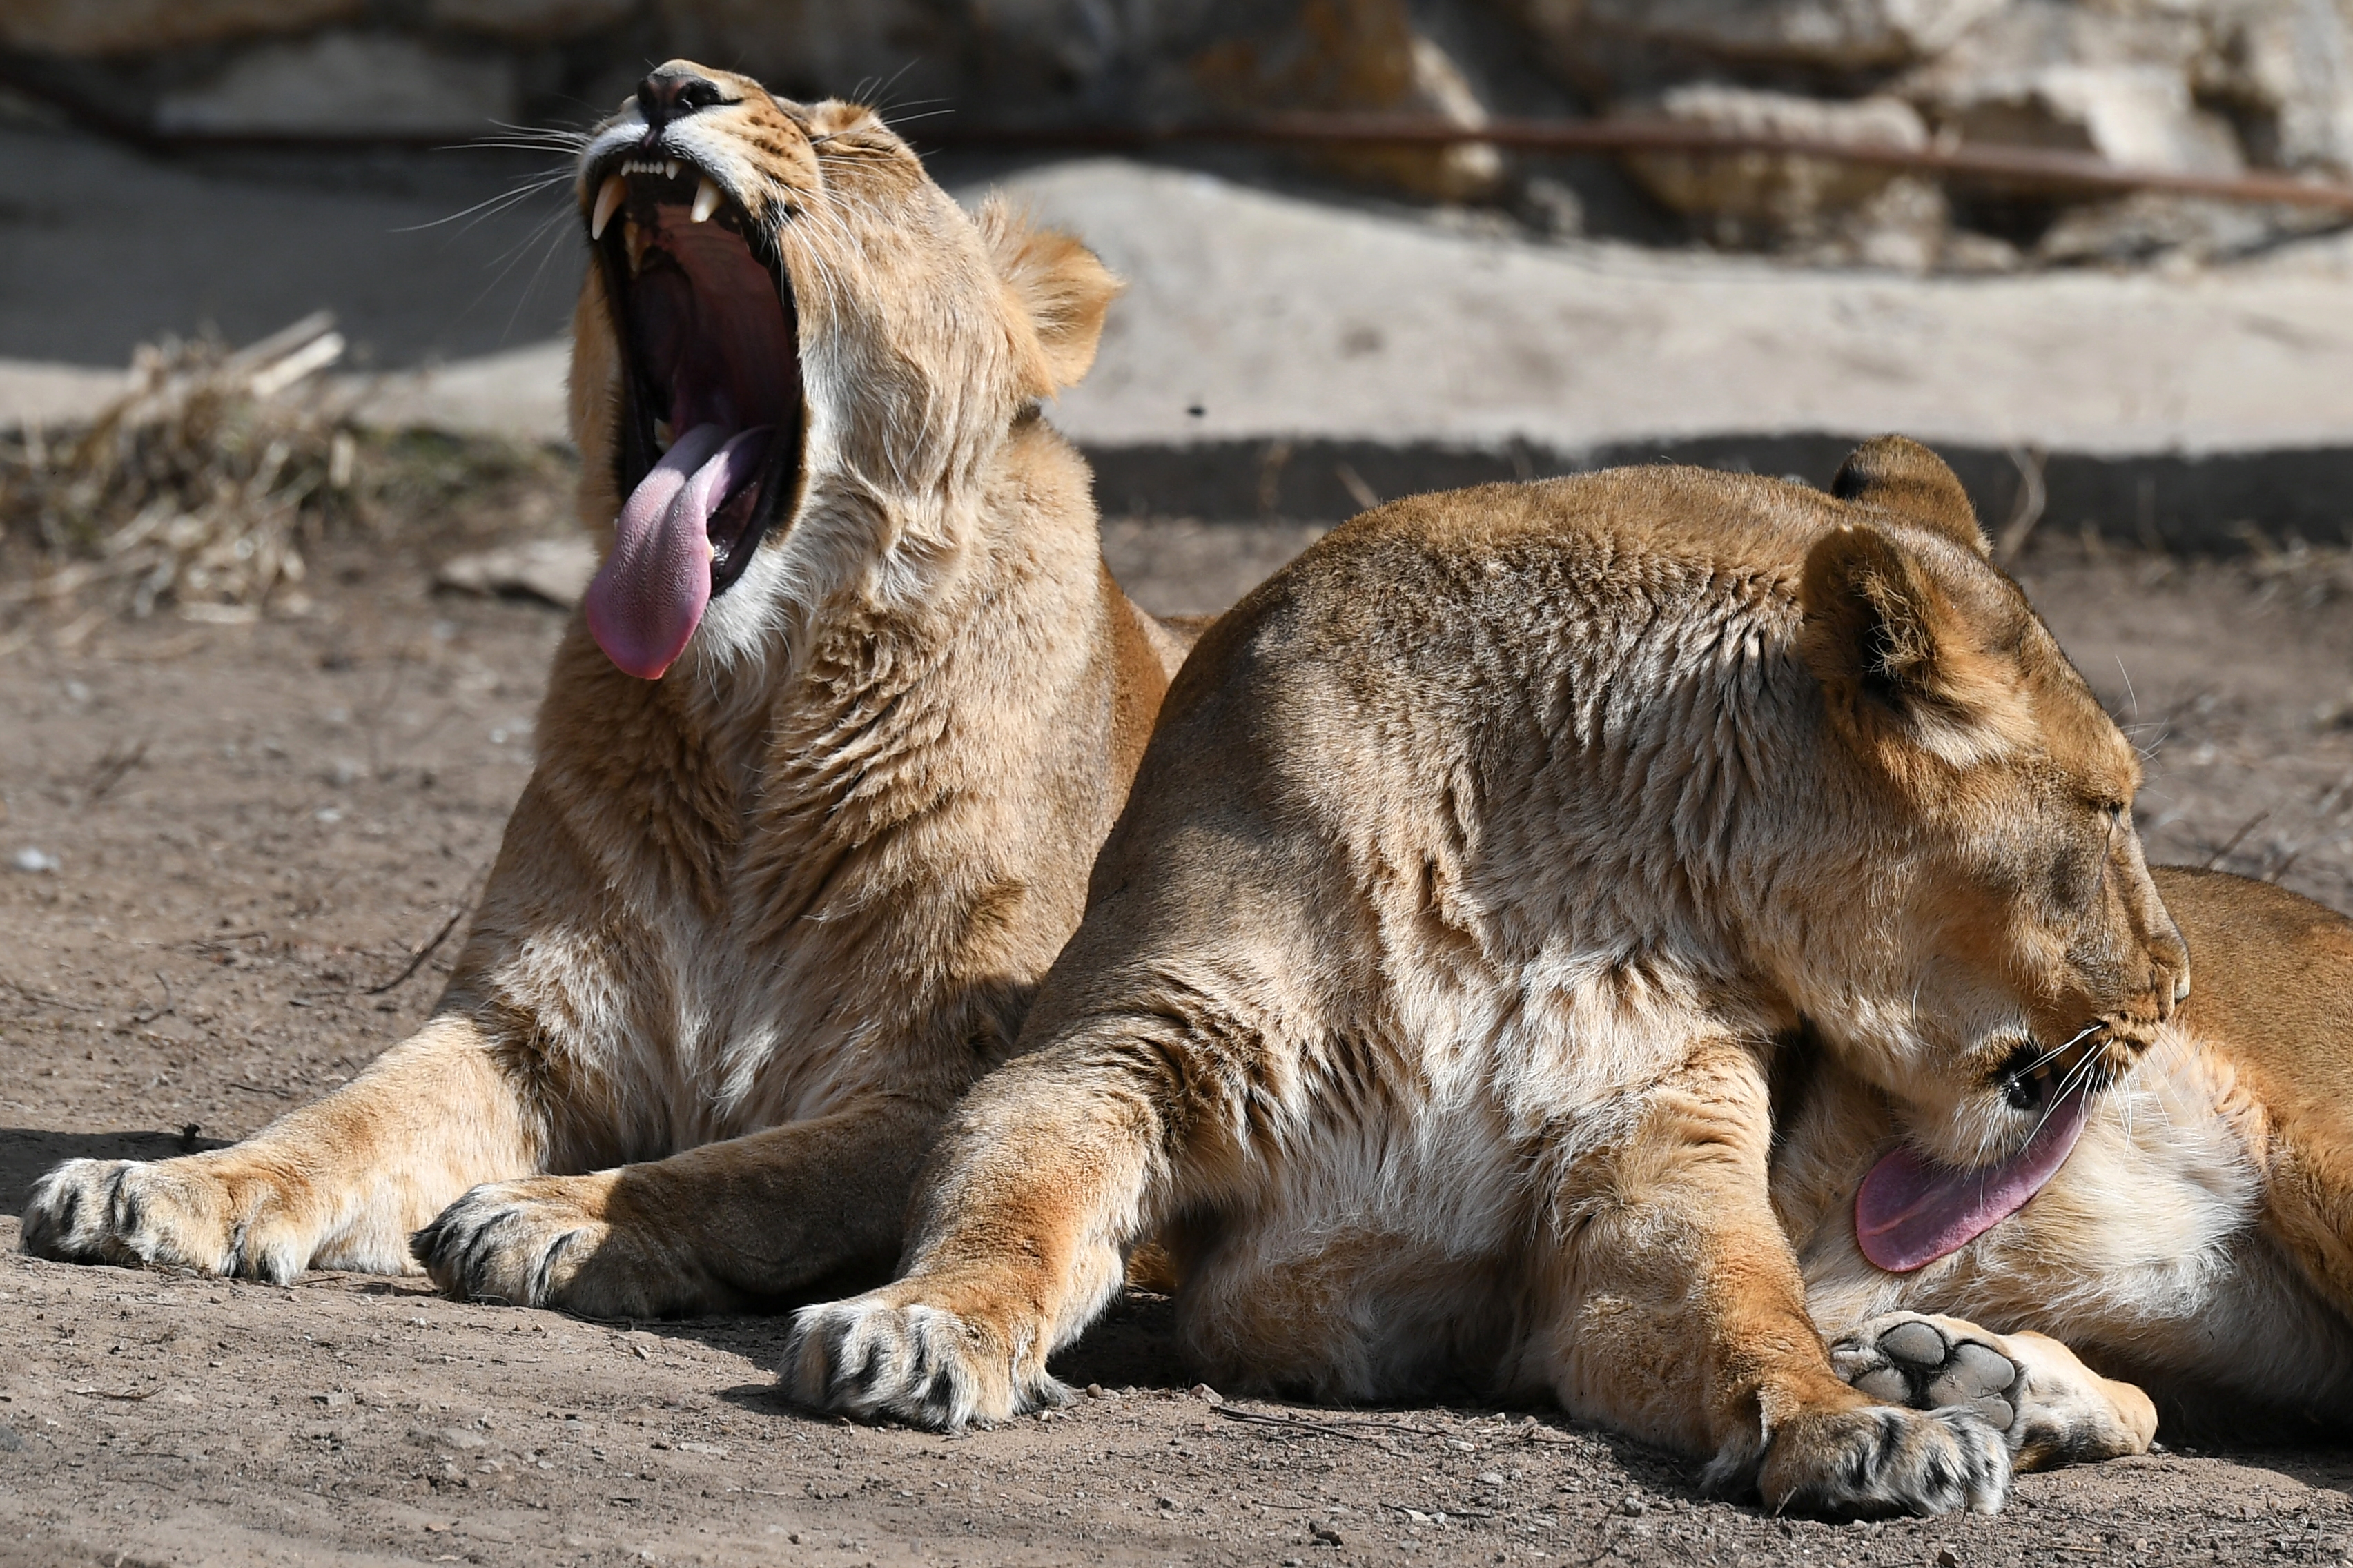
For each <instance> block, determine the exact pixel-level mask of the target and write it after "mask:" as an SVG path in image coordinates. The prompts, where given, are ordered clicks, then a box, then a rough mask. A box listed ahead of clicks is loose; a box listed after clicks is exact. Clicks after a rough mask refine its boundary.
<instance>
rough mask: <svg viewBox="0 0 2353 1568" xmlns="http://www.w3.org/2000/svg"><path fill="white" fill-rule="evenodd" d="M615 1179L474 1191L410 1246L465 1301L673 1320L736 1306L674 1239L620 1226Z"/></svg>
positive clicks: (496, 1185)
mask: <svg viewBox="0 0 2353 1568" xmlns="http://www.w3.org/2000/svg"><path fill="white" fill-rule="evenodd" d="M616 1180H617V1173H616V1172H612V1171H601V1172H598V1173H596V1174H594V1175H587V1176H532V1177H528V1178H525V1179H524V1180H522V1181H513V1182H487V1183H484V1184H482V1185H480V1186H479V1187H475V1188H473V1189H472V1190H471V1191H470V1192H468V1193H467V1194H465V1195H464V1196H462V1197H460V1198H459V1200H458V1201H457V1202H456V1203H453V1204H451V1205H449V1206H448V1208H446V1209H443V1210H442V1211H441V1212H440V1214H439V1215H437V1216H435V1218H434V1221H433V1223H432V1224H431V1225H428V1226H426V1227H425V1228H424V1229H423V1230H420V1231H418V1232H417V1234H416V1235H415V1236H413V1237H410V1238H409V1242H408V1247H409V1251H410V1252H411V1253H412V1254H414V1255H415V1257H416V1258H417V1262H419V1263H421V1264H423V1265H424V1266H425V1271H426V1272H427V1274H429V1275H431V1276H432V1277H433V1282H434V1283H435V1284H436V1285H438V1286H439V1287H440V1288H441V1289H443V1290H444V1291H445V1292H447V1293H448V1294H449V1295H451V1296H454V1297H456V1298H458V1299H459V1300H463V1301H489V1302H493V1303H496V1304H499V1305H501V1306H510V1307H553V1308H555V1309H556V1310H559V1311H565V1312H576V1313H578V1314H580V1315H581V1316H583V1317H588V1318H674V1317H683V1316H687V1315H691V1314H693V1313H696V1312H703V1311H713V1310H725V1309H727V1308H730V1307H733V1306H737V1305H740V1303H739V1302H738V1301H737V1300H735V1298H734V1296H733V1292H730V1291H728V1290H727V1289H724V1288H723V1287H722V1286H719V1285H717V1284H716V1283H714V1282H713V1281H712V1280H711V1279H709V1278H707V1277H706V1276H705V1275H704V1274H703V1272H702V1269H701V1268H698V1267H697V1265H696V1263H695V1260H694V1259H693V1258H692V1256H691V1248H688V1247H683V1246H682V1245H681V1237H680V1236H677V1235H670V1236H665V1235H662V1234H659V1232H657V1231H655V1230H653V1229H650V1228H649V1226H647V1225H646V1224H645V1223H643V1222H636V1223H632V1222H629V1221H627V1220H623V1219H617V1218H616V1217H615V1215H614V1212H613V1210H614V1205H612V1203H611V1201H610V1200H611V1198H612V1194H613V1188H614V1184H615V1182H616Z"/></svg>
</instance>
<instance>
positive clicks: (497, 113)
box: [155, 32, 521, 136]
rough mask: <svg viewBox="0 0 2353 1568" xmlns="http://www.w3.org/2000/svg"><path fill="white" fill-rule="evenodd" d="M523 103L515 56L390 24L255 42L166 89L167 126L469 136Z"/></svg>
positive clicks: (161, 105) (159, 106) (163, 112)
mask: <svg viewBox="0 0 2353 1568" xmlns="http://www.w3.org/2000/svg"><path fill="white" fill-rule="evenodd" d="M520 112H521V100H520V97H519V95H518V93H517V90H516V86H515V68H514V64H513V62H512V61H511V60H509V59H507V58H504V57H503V56H498V55H491V56H473V57H468V56H464V55H458V54H452V53H448V52H444V51H441V50H437V49H433V48H429V47H427V46H426V45H424V44H421V43H418V42H417V41H416V40H415V39H412V38H406V37H400V36H398V35H396V34H384V33H341V32H336V33H323V34H321V35H319V36H317V37H310V38H303V39H300V40H295V41H288V42H280V43H267V44H261V45H258V46H256V47H252V48H249V49H246V50H244V51H242V52H240V53H239V54H237V56H236V57H235V58H232V59H230V60H229V61H228V62H227V64H226V65H225V66H224V67H222V68H220V69H219V70H218V71H216V72H215V73H213V74H212V75H211V76H209V77H207V78H206V79H202V80H199V81H196V82H195V83H192V84H189V85H187V86H185V87H180V88H176V89H172V90H170V91H167V92H165V93H164V95H163V96H162V98H161V99H160V100H158V101H157V103H156V105H155V123H156V126H157V127H158V129H161V130H164V131H167V132H169V131H198V132H282V133H289V134H300V133H302V132H321V131H326V132H343V133H355V132H364V133H367V134H375V135H382V134H394V135H427V136H437V135H450V136H466V135H475V134H480V133H482V132H487V131H490V130H491V128H492V123H493V122H494V121H506V122H510V123H512V121H514V120H515V119H516V118H517V117H518V115H519V114H520Z"/></svg>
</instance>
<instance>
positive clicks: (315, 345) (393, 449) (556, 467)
mask: <svg viewBox="0 0 2353 1568" xmlns="http://www.w3.org/2000/svg"><path fill="white" fill-rule="evenodd" d="M342 350H343V339H342V337H341V336H340V335H339V334H337V333H336V332H335V331H333V330H332V319H331V318H329V317H327V316H325V315H324V314H321V315H318V316H313V317H308V318H305V319H304V320H303V321H298V322H296V323H295V324H294V325H292V326H290V327H289V328H287V329H286V330H285V331H280V332H277V333H273V334H272V335H271V336H270V337H269V338H266V339H263V340H262V341H261V342H257V343H254V344H252V345H250V346H248V347H246V348H243V349H238V350H235V351H231V350H230V349H228V348H227V346H226V345H224V344H222V343H220V342H218V341H217V340H211V339H198V340H195V341H192V342H182V341H166V342H162V343H157V344H151V345H147V346H144V347H142V348H141V349H140V350H139V352H138V353H137V354H136V355H135V356H134V359H133V362H132V377H131V381H132V384H131V386H130V388H129V390H127V391H126V392H125V393H124V394H123V395H122V396H121V398H120V399H118V400H117V401H116V402H115V403H114V404H113V405H111V406H110V407H109V408H108V409H107V410H106V411H105V412H104V413H102V414H101V415H100V416H99V417H98V418H97V419H96V420H94V421H93V422H91V423H90V424H89V425H87V426H79V427H74V428H68V429H51V430H47V431H45V430H42V429H39V428H37V427H28V428H26V429H25V430H22V431H19V432H16V433H13V434H10V435H5V436H0V616H5V617H6V618H7V619H9V620H14V621H16V622H19V623H23V624H21V625H19V626H17V627H16V637H24V636H29V635H30V622H31V620H33V619H34V618H40V619H46V620H50V621H62V622H63V623H64V624H65V625H66V626H68V627H69V628H75V627H78V628H80V629H81V630H83V631H86V630H87V629H88V628H90V626H95V625H97V624H99V623H100V622H101V621H103V620H105V619H108V618H111V617H113V616H137V617H144V616H152V615H154V614H156V613H157V612H158V611H159V610H169V611H170V612H172V613H174V614H176V615H177V616H181V617H182V618H185V619H189V620H199V621H249V620H254V619H258V618H259V617H260V616H263V615H265V614H267V615H301V614H303V613H305V612H306V611H307V610H308V608H309V607H310V601H309V598H308V595H306V594H305V592H304V590H303V587H302V584H303V582H304V579H305V577H306V576H307V575H308V574H309V572H310V571H311V564H312V558H313V556H314V555H315V554H316V553H317V552H319V551H320V550H321V549H322V548H323V547H326V546H329V545H332V544H334V543H339V542H350V543H354V544H362V545H366V546H370V547H374V548H376V549H382V548H383V547H385V546H387V545H393V544H396V543H397V544H399V545H403V546H406V548H408V549H409V550H411V551H422V552H427V553H429V552H431V551H432V550H433V549H434V548H435V547H436V545H437V544H454V543H457V542H470V541H478V540H480V539H482V538H486V537H496V536H500V535H505V534H512V533H515V532H525V533H536V532H544V531H547V529H548V527H549V526H550V525H551V524H552V523H554V521H555V520H556V519H557V518H558V517H559V515H560V514H561V511H562V510H563V508H562V498H563V496H564V495H565V492H566V491H567V490H568V489H569V486H570V475H571V471H572V469H571V465H570V461H569V459H568V458H566V457H565V456H564V455H563V454H560V453H556V452H552V451H547V450H543V449H539V448H533V447H518V446H515V445H513V444H511V443H504V442H498V441H483V440H460V439H453V438H450V437H438V436H435V435H432V434H430V433H427V432H405V433H396V434H387V433H374V432H369V431H366V430H364V429H362V428H360V427H358V426H356V425H355V424H354V423H353V421H352V419H351V418H350V416H349V410H350V407H351V405H352V404H353V400H354V399H353V389H352V388H351V387H350V386H348V385H341V386H339V385H336V384H331V383H329V382H328V381H327V380H325V379H324V378H322V376H321V375H320V374H319V373H320V372H322V371H323V370H325V369H326V368H327V367H329V366H330V365H332V363H334V362H335V360H336V359H337V358H338V357H339V356H340V354H341V353H342ZM0 640H8V639H7V637H6V634H5V622H0ZM66 640H67V641H69V642H70V641H74V640H79V638H78V637H67V638H66Z"/></svg>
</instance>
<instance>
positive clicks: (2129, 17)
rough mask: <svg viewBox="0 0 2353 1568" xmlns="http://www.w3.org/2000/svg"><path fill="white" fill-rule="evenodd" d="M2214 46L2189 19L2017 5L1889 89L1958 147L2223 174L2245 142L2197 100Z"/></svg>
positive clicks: (2054, 0) (2059, 3)
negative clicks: (2199, 70)
mask: <svg viewBox="0 0 2353 1568" xmlns="http://www.w3.org/2000/svg"><path fill="white" fill-rule="evenodd" d="M2210 37H2211V34H2210V30H2209V29H2208V27H2207V26H2205V25H2204V23H2203V19H2202V18H2200V16H2196V15H2195V14H2194V13H2191V12H2189V11H2187V10H2166V11H2158V10H2155V9H2153V8H2152V9H2147V10H2141V11H2133V10H2125V9H2117V10H2111V9H2107V8H2105V7H2094V6H2092V5H2078V4H2072V3H2070V0H2016V3H2015V4H2013V5H2010V7H2009V8H2008V9H2006V10H2004V11H2003V12H2001V13H2000V15H1999V16H1991V17H1989V18H1987V19H1986V20H1985V21H1983V22H1981V23H1979V24H1978V26H1975V27H1973V28H1971V29H1970V30H1969V31H1968V34H1967V35H1966V36H1964V37H1962V38H1961V39H1960V40H1959V41H1958V42H1957V43H1956V44H1955V45H1954V46H1953V47H1951V48H1950V49H1947V51H1945V53H1944V54H1942V55H1941V56H1939V57H1938V58H1936V59H1935V60H1934V61H1932V62H1930V63H1928V64H1926V65H1924V66H1922V67H1920V68H1917V69H1915V70H1914V71H1912V72H1910V73H1908V74H1907V75H1905V77H1904V78H1903V79H1901V80H1900V81H1898V82H1897V83H1896V84H1895V90H1896V91H1897V92H1899V93H1901V94H1902V95H1903V96H1904V97H1905V98H1906V99H1908V100H1910V101H1911V102H1912V103H1914V104H1915V105H1916V106H1917V107H1918V108H1919V109H1920V110H1921V111H1922V112H1923V113H1924V114H1926V116H1927V117H1928V119H1929V121H1931V123H1932V124H1934V125H1935V126H1936V129H1937V131H1938V132H1942V133H1945V134H1947V135H1950V136H1953V137H1955V138H1957V139H1958V140H1960V141H1963V142H1994V143H2009V144H2018V145H2025V146H2032V147H2046V148H2059V149H2067V150H2073V151H2080V152H2086V153H2097V154H2099V155H2100V156H2101V157H2104V158H2106V159H2108V160H2109V161H2110V162H2112V163H2123V164H2126V165H2128V166H2131V167H2134V168H2144V169H2167V170H2175V171H2182V172H2189V173H2197V174H2232V173H2235V172H2236V171H2237V170H2238V169H2239V168H2240V167H2241V166H2242V157H2241V153H2240V150H2239V144H2238V140H2237V138H2236V136H2235V135H2234V134H2233V133H2232V127H2231V125H2230V122H2229V121H2226V120H2224V119H2223V118H2222V117H2221V116H2220V115H2218V114H2215V113H2213V112H2211V111H2210V110H2207V109H2205V108H2204V107H2203V106H2201V105H2200V103H2199V101H2198V99H2197V95H2196V94H2195V93H2194V92H2193V91H2192V89H2191V83H2192V79H2193V76H2194V74H2195V70H2196V62H2197V61H2198V60H2199V58H2200V55H2201V53H2202V52H2203V51H2204V49H2205V48H2206V47H2207V46H2208V43H2209V40H2210Z"/></svg>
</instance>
